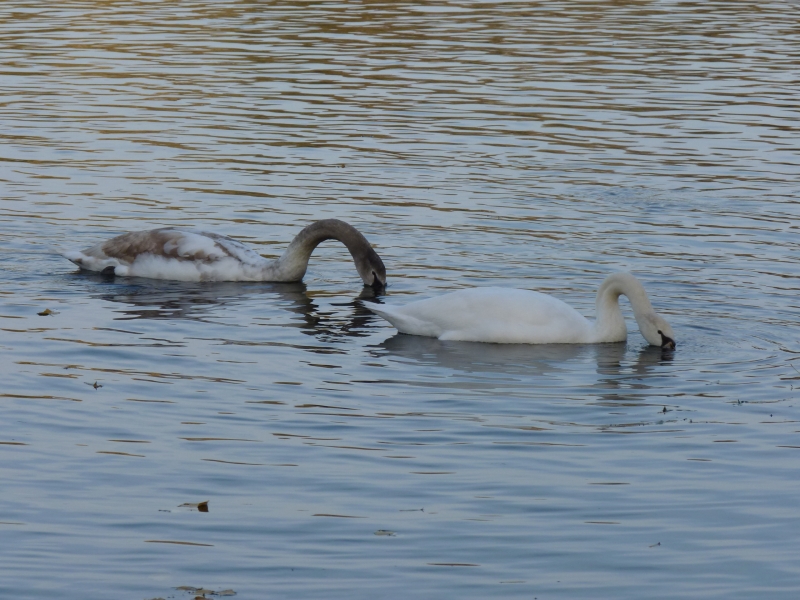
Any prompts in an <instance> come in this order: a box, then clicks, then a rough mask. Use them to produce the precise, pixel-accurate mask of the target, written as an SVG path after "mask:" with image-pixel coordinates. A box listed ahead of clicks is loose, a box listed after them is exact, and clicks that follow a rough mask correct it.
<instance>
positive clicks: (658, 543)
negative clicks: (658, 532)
mask: <svg viewBox="0 0 800 600" xmlns="http://www.w3.org/2000/svg"><path fill="white" fill-rule="evenodd" d="M660 545H661V542H656V543H655V544H652V545H651V546H650V548H655V547H656V546H660Z"/></svg>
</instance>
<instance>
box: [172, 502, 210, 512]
mask: <svg viewBox="0 0 800 600" xmlns="http://www.w3.org/2000/svg"><path fill="white" fill-rule="evenodd" d="M178 508H196V509H197V510H198V511H199V512H208V500H203V501H202V502H194V503H192V502H184V503H183V504H181V505H180V506H179V507H178Z"/></svg>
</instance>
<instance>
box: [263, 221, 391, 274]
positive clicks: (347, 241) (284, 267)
mask: <svg viewBox="0 0 800 600" xmlns="http://www.w3.org/2000/svg"><path fill="white" fill-rule="evenodd" d="M325 240H339V241H340V242H342V243H343V244H344V245H345V246H347V249H348V250H349V251H350V254H351V255H352V257H353V260H354V261H355V263H356V269H358V272H359V274H360V275H361V277H362V279H364V280H365V283H371V282H372V279H371V271H369V268H368V266H366V265H368V264H369V263H370V260H372V261H374V259H377V261H378V262H380V258H379V257H378V255H377V254H376V253H375V250H373V249H372V246H370V243H369V242H368V241H367V238H365V237H364V236H363V235H361V233H360V232H359V231H358V230H357V229H356V228H355V227H353V226H352V225H348V224H347V223H345V222H344V221H339V220H338V219H324V220H322V221H317V222H315V223H312V224H311V225H309V226H308V227H306V228H304V229H303V230H302V231H301V232H300V233H298V234H297V235H296V236H295V238H294V239H293V240H292V243H291V244H289V247H288V248H287V249H286V252H284V253H283V254H282V255H281V257H280V258H279V259H278V260H276V261H274V262H273V263H271V264H270V265H269V266H268V267H267V268H270V269H274V270H275V272H276V274H275V275H273V277H274V278H275V279H274V280H276V281H300V280H301V279H302V278H303V276H304V275H305V274H306V269H307V268H308V260H309V258H310V257H311V253H312V252H314V249H315V248H316V247H317V246H319V245H320V244H321V243H322V242H324V241H325ZM380 264H381V265H382V263H380ZM365 269H367V271H366V273H365V272H364V270H365ZM367 275H369V276H370V279H369V282H368V281H367V279H365V277H366V276H367Z"/></svg>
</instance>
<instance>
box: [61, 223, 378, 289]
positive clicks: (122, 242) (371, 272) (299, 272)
mask: <svg viewBox="0 0 800 600" xmlns="http://www.w3.org/2000/svg"><path fill="white" fill-rule="evenodd" d="M329 239H337V240H339V241H340V242H342V243H343V244H344V245H345V246H347V249H348V250H350V254H351V255H352V256H353V261H354V262H355V265H356V269H357V270H358V273H359V275H361V279H362V280H363V281H364V284H365V285H368V286H371V287H373V288H376V289H378V288H380V289H382V288H383V287H385V285H386V269H385V267H384V266H383V261H382V260H381V258H380V257H379V256H378V254H377V253H376V252H375V250H373V249H372V246H370V244H369V242H368V241H367V239H366V238H365V237H364V236H363V235H361V233H359V231H358V230H357V229H356V228H355V227H352V226H351V225H348V224H347V223H345V222H344V221H339V220H336V219H326V220H323V221H317V222H316V223H312V224H311V225H309V226H308V227H306V228H305V229H303V230H302V231H301V232H300V233H299V234H297V236H296V237H295V238H294V240H292V243H291V244H289V247H288V248H287V249H286V252H284V253H283V255H282V256H281V257H280V258H278V259H276V260H269V259H266V258H264V257H263V256H261V255H260V254H258V253H257V252H255V251H254V250H252V249H250V248H248V247H247V246H245V245H244V244H242V243H241V242H237V241H236V240H233V239H231V238H229V237H226V236H224V235H219V234H217V233H207V232H193V231H184V230H181V229H172V228H164V229H154V230H152V231H136V232H132V233H125V234H122V235H119V236H117V237H115V238H112V239H110V240H107V241H105V242H102V243H100V244H96V245H95V246H92V247H91V248H87V249H86V250H82V251H81V250H73V251H69V252H65V253H64V256H65V257H66V258H68V259H69V260H71V261H72V262H74V263H75V264H76V265H78V266H79V267H80V268H82V269H87V270H89V271H100V272H102V273H105V274H108V275H119V276H129V277H149V278H152V279H171V280H177V281H275V282H281V281H283V282H288V281H300V280H301V279H302V278H303V276H304V275H305V273H306V268H307V267H308V259H309V258H310V256H311V253H312V252H313V251H314V249H315V248H316V247H317V246H318V245H319V244H320V243H321V242H323V241H325V240H329Z"/></svg>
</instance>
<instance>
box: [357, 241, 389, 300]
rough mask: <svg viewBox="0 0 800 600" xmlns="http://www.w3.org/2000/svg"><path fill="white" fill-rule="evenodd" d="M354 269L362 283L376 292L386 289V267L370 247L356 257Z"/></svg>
mask: <svg viewBox="0 0 800 600" xmlns="http://www.w3.org/2000/svg"><path fill="white" fill-rule="evenodd" d="M355 263H356V269H358V274H359V275H361V280H362V281H363V282H364V285H366V286H369V287H371V288H372V289H373V290H374V292H375V293H376V294H379V293H381V292H383V291H384V290H385V289H386V267H384V266H383V261H382V260H381V257H380V256H378V253H377V252H375V250H373V249H372V248H371V247H370V248H368V249H367V251H366V252H364V253H363V254H362V255H361V256H359V257H358V258H356V261H355Z"/></svg>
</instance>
